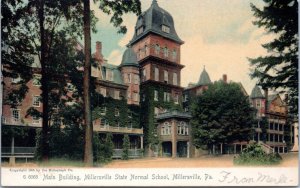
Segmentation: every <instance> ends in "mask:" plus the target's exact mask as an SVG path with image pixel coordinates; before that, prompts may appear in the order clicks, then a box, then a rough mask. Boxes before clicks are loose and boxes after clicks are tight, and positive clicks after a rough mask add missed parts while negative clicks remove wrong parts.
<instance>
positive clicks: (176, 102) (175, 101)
mask: <svg viewBox="0 0 300 188" xmlns="http://www.w3.org/2000/svg"><path fill="white" fill-rule="evenodd" d="M174 103H175V104H178V103H179V97H178V93H175V95H174Z"/></svg>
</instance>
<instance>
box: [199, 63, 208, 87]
mask: <svg viewBox="0 0 300 188" xmlns="http://www.w3.org/2000/svg"><path fill="white" fill-rule="evenodd" d="M210 83H211V81H210V78H209V75H208V73H207V72H206V70H205V67H204V69H203V71H202V73H201V75H200V78H199V81H198V85H208V84H210Z"/></svg>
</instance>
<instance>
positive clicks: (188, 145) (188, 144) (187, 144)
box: [186, 142, 190, 158]
mask: <svg viewBox="0 0 300 188" xmlns="http://www.w3.org/2000/svg"><path fill="white" fill-rule="evenodd" d="M186 147H187V158H190V142H187V143H186Z"/></svg>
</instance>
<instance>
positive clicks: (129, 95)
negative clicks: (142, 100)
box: [127, 90, 131, 99]
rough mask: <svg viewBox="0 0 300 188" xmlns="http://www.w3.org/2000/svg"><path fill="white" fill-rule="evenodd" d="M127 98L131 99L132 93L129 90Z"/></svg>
mask: <svg viewBox="0 0 300 188" xmlns="http://www.w3.org/2000/svg"><path fill="white" fill-rule="evenodd" d="M127 98H128V99H131V92H130V91H129V90H128V92H127Z"/></svg>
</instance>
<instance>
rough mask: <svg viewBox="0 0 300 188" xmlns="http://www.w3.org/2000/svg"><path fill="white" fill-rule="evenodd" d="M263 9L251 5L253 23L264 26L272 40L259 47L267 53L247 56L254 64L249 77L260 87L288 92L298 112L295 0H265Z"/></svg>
mask: <svg viewBox="0 0 300 188" xmlns="http://www.w3.org/2000/svg"><path fill="white" fill-rule="evenodd" d="M264 2H265V3H266V4H265V6H264V7H263V8H262V9H259V8H257V7H256V6H255V5H254V4H251V9H252V11H253V13H254V16H255V17H256V18H257V20H256V21H254V22H253V23H254V25H257V26H258V27H259V28H260V27H263V28H265V30H266V31H267V32H268V33H273V34H275V35H276V37H275V39H274V40H273V41H271V42H269V43H267V44H263V45H262V46H263V47H264V48H265V49H267V51H268V53H269V55H266V56H260V57H257V58H250V59H249V61H250V64H251V65H252V66H253V67H255V69H254V71H253V72H252V73H251V76H252V78H258V81H259V84H260V85H261V86H262V87H263V88H273V89H278V88H279V89H284V90H287V92H288V93H289V95H290V97H289V106H291V107H292V108H291V113H295V114H297V112H298V40H299V37H298V1H297V0H286V1H282V0H264Z"/></svg>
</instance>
